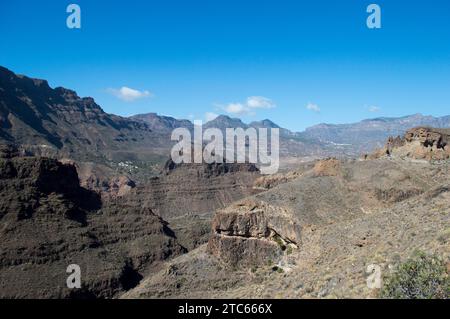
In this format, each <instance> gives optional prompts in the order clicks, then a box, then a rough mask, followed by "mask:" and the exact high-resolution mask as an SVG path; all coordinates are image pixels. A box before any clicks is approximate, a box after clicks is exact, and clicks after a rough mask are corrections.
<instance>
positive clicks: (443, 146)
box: [365, 127, 450, 161]
mask: <svg viewBox="0 0 450 319" xmlns="http://www.w3.org/2000/svg"><path fill="white" fill-rule="evenodd" d="M449 139H450V130H448V129H436V128H429V127H418V128H413V129H410V130H408V131H407V132H406V134H405V136H404V137H403V138H401V137H399V136H398V137H396V138H394V137H390V138H389V139H388V141H387V143H386V146H385V147H384V148H382V149H379V150H377V151H376V152H374V153H373V154H370V155H366V156H365V158H366V159H375V158H381V157H383V156H397V157H404V158H412V159H419V160H428V161H436V160H438V161H439V160H448V159H450V145H449V144H448V143H449Z"/></svg>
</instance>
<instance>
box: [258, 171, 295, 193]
mask: <svg viewBox="0 0 450 319" xmlns="http://www.w3.org/2000/svg"><path fill="white" fill-rule="evenodd" d="M299 176H301V173H300V172H297V171H292V172H287V173H279V174H274V175H265V176H261V177H260V178H258V179H257V180H256V181H255V183H254V184H253V188H254V189H256V190H269V189H272V188H274V187H276V186H278V185H280V184H284V183H287V182H289V181H291V180H293V179H295V178H298V177H299Z"/></svg>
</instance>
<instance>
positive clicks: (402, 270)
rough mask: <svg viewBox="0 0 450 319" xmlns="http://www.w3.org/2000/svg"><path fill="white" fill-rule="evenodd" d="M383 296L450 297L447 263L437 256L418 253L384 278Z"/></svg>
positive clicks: (399, 297)
mask: <svg viewBox="0 0 450 319" xmlns="http://www.w3.org/2000/svg"><path fill="white" fill-rule="evenodd" d="M384 283H385V284H384V287H383V289H382V290H381V297H382V298H391V299H448V298H449V297H450V278H449V275H448V273H447V267H446V263H445V262H444V261H443V260H442V259H440V258H439V257H437V256H434V255H433V256H428V255H426V254H424V253H418V254H417V255H416V256H414V257H413V258H411V259H409V260H408V261H406V262H405V263H403V264H401V265H400V266H399V267H398V269H397V271H396V272H395V273H393V274H391V275H390V276H388V277H386V278H384Z"/></svg>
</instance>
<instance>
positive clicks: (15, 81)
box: [0, 67, 168, 163]
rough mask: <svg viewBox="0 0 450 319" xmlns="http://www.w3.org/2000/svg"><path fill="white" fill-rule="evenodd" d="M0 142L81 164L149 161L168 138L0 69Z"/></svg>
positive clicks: (86, 100)
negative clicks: (81, 162) (82, 162)
mask: <svg viewBox="0 0 450 319" xmlns="http://www.w3.org/2000/svg"><path fill="white" fill-rule="evenodd" d="M0 124H1V126H0V141H1V142H3V143H15V144H17V145H19V146H20V147H21V148H22V149H24V151H25V152H28V153H32V154H42V155H52V156H57V157H60V158H61V157H69V158H73V159H76V160H82V161H95V162H100V163H106V162H108V161H115V162H118V161H124V160H139V159H144V160H149V159H153V158H154V157H155V156H157V155H160V154H166V153H167V148H168V146H167V136H165V135H161V134H160V133H158V132H153V131H152V130H151V129H150V127H149V125H147V124H145V123H144V122H141V121H134V120H130V119H127V118H123V117H120V116H116V115H112V114H107V113H105V112H104V111H103V110H102V109H101V108H100V106H98V105H97V104H96V103H95V101H94V100H93V99H92V98H80V97H79V96H78V95H77V94H76V92H74V91H71V90H68V89H65V88H61V87H58V88H55V89H52V88H50V86H49V85H48V83H47V81H45V80H38V79H31V78H28V77H26V76H20V75H16V74H14V73H13V72H11V71H9V70H7V69H5V68H2V67H0Z"/></svg>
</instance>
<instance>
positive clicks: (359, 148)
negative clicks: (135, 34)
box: [0, 67, 450, 166]
mask: <svg viewBox="0 0 450 319" xmlns="http://www.w3.org/2000/svg"><path fill="white" fill-rule="evenodd" d="M0 124H1V126H0V142H2V143H11V144H16V145H18V146H20V148H21V149H22V150H23V152H27V153H32V154H39V155H51V156H56V157H59V158H71V159H74V160H78V161H92V162H98V163H102V164H108V165H117V163H120V162H125V161H128V162H133V163H135V164H137V165H138V166H139V163H146V162H152V163H163V162H164V161H165V160H166V158H167V156H168V155H169V152H170V149H171V146H172V145H173V143H174V142H172V141H170V134H171V132H172V130H173V129H175V128H178V127H186V128H188V129H192V128H193V124H192V123H191V122H190V121H189V120H179V119H175V118H172V117H167V116H160V115H157V114H156V113H148V114H140V115H135V116H131V117H128V118H127V117H121V116H117V115H113V114H108V113H106V112H104V111H103V109H102V108H101V107H100V106H99V105H98V104H96V103H95V101H94V99H93V98H90V97H84V98H81V97H79V96H78V95H77V93H76V92H75V91H72V90H69V89H66V88H62V87H57V88H51V87H50V86H49V84H48V82H47V81H45V80H40V79H33V78H29V77H26V76H23V75H17V74H15V73H13V72H12V71H10V70H8V69H6V68H4V67H0ZM416 126H431V127H435V128H444V127H450V116H445V117H433V116H424V115H421V114H415V115H411V116H406V117H401V118H376V119H369V120H364V121H361V122H358V123H353V124H338V125H335V124H319V125H316V126H313V127H310V128H307V129H306V130H305V131H303V132H292V131H290V130H288V129H284V128H281V127H280V126H279V125H277V124H275V123H273V122H272V121H271V120H269V119H266V120H263V121H258V122H252V123H249V124H246V123H244V122H242V121H241V120H240V119H238V118H231V117H229V116H226V115H220V116H218V117H217V118H215V119H214V120H212V121H210V122H207V123H205V124H204V128H213V127H214V128H219V129H221V130H225V129H226V128H230V127H231V128H238V127H241V128H249V127H254V128H279V129H280V138H281V140H280V154H281V156H282V157H327V156H337V157H346V156H350V157H357V156H360V155H361V154H362V153H368V152H371V151H373V150H374V149H375V148H378V147H381V146H382V145H383V144H384V142H385V140H386V139H387V137H388V136H391V135H395V136H396V135H403V134H404V133H405V132H406V130H407V129H409V128H412V127H416Z"/></svg>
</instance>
